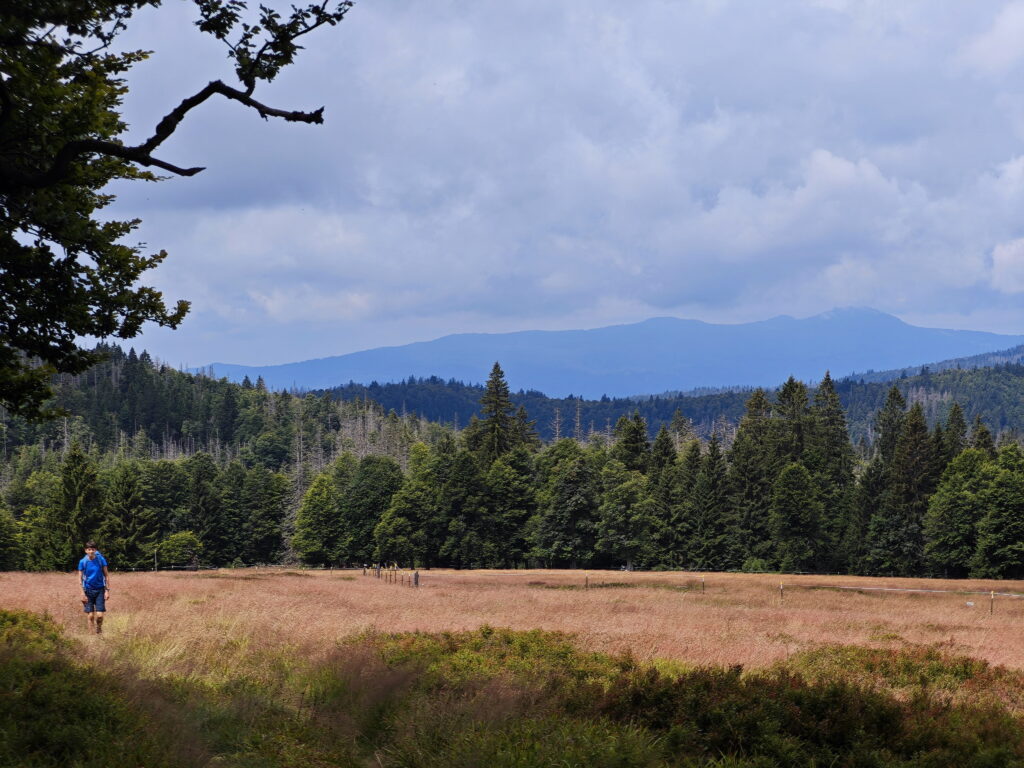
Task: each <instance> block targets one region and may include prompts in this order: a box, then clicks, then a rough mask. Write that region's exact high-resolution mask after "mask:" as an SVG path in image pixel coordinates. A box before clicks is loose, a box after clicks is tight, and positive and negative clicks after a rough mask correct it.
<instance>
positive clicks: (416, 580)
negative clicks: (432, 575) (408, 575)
mask: <svg viewBox="0 0 1024 768" xmlns="http://www.w3.org/2000/svg"><path fill="white" fill-rule="evenodd" d="M412 585H413V586H414V587H418V586H419V585H420V572H419V571H416V573H414V574H413V575H412Z"/></svg>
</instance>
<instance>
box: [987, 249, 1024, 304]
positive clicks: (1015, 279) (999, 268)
mask: <svg viewBox="0 0 1024 768" xmlns="http://www.w3.org/2000/svg"><path fill="white" fill-rule="evenodd" d="M992 287H993V288H995V289H996V290H997V291H1000V292H1001V293H1010V294H1016V293H1024V238H1018V239H1017V240H1010V241H1009V242H1005V243H1000V244H999V245H997V246H996V247H995V249H994V250H993V251H992Z"/></svg>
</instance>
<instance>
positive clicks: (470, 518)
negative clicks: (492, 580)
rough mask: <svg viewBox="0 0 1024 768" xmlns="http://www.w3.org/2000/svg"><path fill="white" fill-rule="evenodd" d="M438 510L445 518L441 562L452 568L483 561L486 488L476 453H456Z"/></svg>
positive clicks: (478, 563) (478, 565) (443, 487)
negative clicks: (445, 524)
mask: <svg viewBox="0 0 1024 768" xmlns="http://www.w3.org/2000/svg"><path fill="white" fill-rule="evenodd" d="M438 506H439V507H440V510H441V513H442V515H443V516H444V518H445V519H446V520H447V521H448V527H447V530H446V531H445V536H444V540H443V541H442V542H441V548H440V552H439V554H440V557H441V559H442V562H444V563H445V564H447V565H449V566H451V567H453V568H479V567H481V566H482V565H483V564H484V558H485V552H484V543H485V541H486V539H487V538H488V535H489V534H488V532H487V530H486V529H487V522H488V521H487V520H486V511H487V508H486V489H485V487H484V480H483V473H482V472H481V471H480V465H479V464H478V463H477V459H476V456H475V455H474V454H472V453H470V452H469V451H467V450H461V449H460V450H459V451H457V452H456V454H455V456H454V459H453V461H452V464H451V470H450V473H449V475H448V477H447V479H446V481H445V483H444V484H443V485H442V486H441V488H440V494H439V504H438Z"/></svg>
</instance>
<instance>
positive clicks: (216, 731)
mask: <svg viewBox="0 0 1024 768" xmlns="http://www.w3.org/2000/svg"><path fill="white" fill-rule="evenodd" d="M409 576H410V575H409V574H407V573H403V574H399V575H397V576H394V577H392V579H386V578H376V577H374V576H373V575H372V573H371V574H366V575H364V574H363V573H361V572H359V571H333V572H332V571H313V570H290V569H282V568H267V569H237V570H236V569H222V570H219V571H208V572H183V573H115V574H113V577H112V587H113V589H112V593H111V600H110V603H109V615H108V618H107V622H106V625H105V631H104V634H103V635H102V636H95V635H91V634H87V632H86V623H85V620H84V618H83V616H82V613H81V609H80V604H79V603H78V593H77V589H76V583H75V577H74V576H73V575H71V574H29V573H5V574H0V638H2V639H3V643H2V644H0V649H2V650H3V654H2V655H0V667H2V669H0V672H2V673H3V674H2V677H0V679H7V680H9V681H14V682H13V683H9V684H8V686H7V688H4V689H0V722H2V721H4V720H5V719H6V721H7V723H8V725H7V726H0V763H3V764H6V763H4V758H5V756H6V759H7V760H8V762H10V761H12V760H18V761H20V762H10V764H12V765H22V764H23V765H27V766H29V765H31V766H36V765H38V766H49V765H83V766H84V765H107V766H111V765H114V766H116V765H140V764H145V765H162V764H166V765H196V766H198V765H204V766H205V765H211V766H212V765H221V766H223V765H230V766H268V768H269V767H270V766H285V765H300V764H303V765H368V766H378V768H379V767H380V766H434V765H453V766H477V765H479V766H485V765H486V766H491V765H497V766H501V765H507V766H533V765H562V766H571V765H579V766H602V765H608V766H613V765H614V766H633V765H637V766H672V765H685V766H711V765H715V766H767V765H808V766H812V765H837V766H839V765H849V766H874V765H877V766H889V765H892V766H896V765H899V766H911V765H921V766H925V765H929V766H930V765H935V766H944V765H978V766H983V765H984V766H995V765H1024V725H1022V723H1024V720H1022V718H1024V647H1022V644H1021V643H1020V642H1019V638H1020V628H1021V626H1022V622H1024V603H1022V602H1021V600H1020V599H1018V598H1014V597H1010V596H1008V595H1009V594H1016V593H1024V584H1022V583H1016V582H988V581H940V580H921V579H869V578H861V577H812V576H785V577H779V576H767V575H751V574H717V573H710V574H687V573H668V572H666V573H624V572H584V571H445V570H433V571H421V572H420V586H419V587H418V588H414V587H412V586H411V585H410V583H409V581H410V579H409ZM780 584H783V585H784V589H783V590H781V591H780V589H779V586H780ZM878 588H884V589H886V590H893V589H915V590H949V591H948V592H940V591H934V592H925V591H917V592H898V591H881V590H879V589H878ZM992 590H995V591H996V592H998V593H1003V594H1002V595H1000V596H997V597H996V599H995V601H994V603H992V602H990V597H989V593H990V592H991V591H992ZM975 593H977V594H975ZM971 603H973V605H970V604H971ZM990 611H991V612H990ZM19 680H20V681H21V682H20V683H19V682H18V681H19ZM40 681H50V682H47V683H45V684H44V683H40ZM51 683H52V685H51ZM97 690H99V691H103V694H102V696H101V697H100V700H98V704H97V706H100V708H101V710H102V714H101V715H99V716H98V717H99V719H101V720H102V721H103V722H104V723H113V724H114V725H113V726H111V728H112V730H111V733H110V734H107V735H106V736H105V737H104V738H102V739H98V742H99V743H101V744H102V746H101V747H100V746H97V747H95V749H98V750H99V751H95V752H92V751H90V749H94V748H93V747H89V748H84V747H83V746H82V745H83V743H85V742H89V741H90V739H89V737H87V736H85V737H83V739H84V741H83V739H75V738H71V737H67V738H57V739H56V741H55V738H56V737H55V735H54V734H55V733H63V734H65V735H66V734H69V733H74V723H75V722H76V721H75V718H76V717H81V712H80V711H79V708H80V706H81V695H82V692H84V691H97ZM86 695H88V694H86ZM103 696H106V697H107V698H108V699H109V701H108V700H107V699H103ZM104 702H106V703H104ZM104 707H106V709H103V708H104ZM62 708H63V709H62ZM55 718H56V719H58V720H59V721H60V722H61V723H62V725H61V726H60V729H59V730H58V731H55V730H54V728H53V727H46V726H45V724H46V723H52V722H53V721H54V719H55ZM115 726H116V727H115ZM83 727H84V728H85V731H83V733H89V730H88V726H87V725H83ZM69 729H70V730H69ZM5 749H6V752H5V751H4V750H5Z"/></svg>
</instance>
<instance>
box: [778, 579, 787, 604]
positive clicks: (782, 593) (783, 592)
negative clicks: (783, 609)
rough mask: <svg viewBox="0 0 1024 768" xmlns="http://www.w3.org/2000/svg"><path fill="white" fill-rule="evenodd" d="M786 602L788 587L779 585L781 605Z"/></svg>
mask: <svg viewBox="0 0 1024 768" xmlns="http://www.w3.org/2000/svg"><path fill="white" fill-rule="evenodd" d="M785 602H786V587H785V585H784V584H782V583H781V582H780V583H779V605H782V604H783V603H785Z"/></svg>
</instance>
